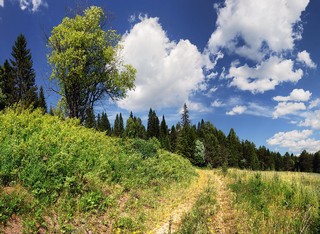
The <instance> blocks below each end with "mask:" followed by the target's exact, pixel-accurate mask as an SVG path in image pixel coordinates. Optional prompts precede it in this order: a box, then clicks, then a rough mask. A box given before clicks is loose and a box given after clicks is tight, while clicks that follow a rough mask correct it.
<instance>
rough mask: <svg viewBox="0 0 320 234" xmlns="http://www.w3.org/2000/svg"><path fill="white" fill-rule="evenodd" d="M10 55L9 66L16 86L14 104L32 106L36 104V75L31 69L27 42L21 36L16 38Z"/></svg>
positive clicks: (30, 57) (31, 63) (31, 64)
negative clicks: (11, 68)
mask: <svg viewBox="0 0 320 234" xmlns="http://www.w3.org/2000/svg"><path fill="white" fill-rule="evenodd" d="M11 55H12V57H13V59H12V60H11V64H12V67H13V74H14V79H15V86H16V93H15V98H16V102H22V103H23V104H24V105H26V106H30V105H32V104H33V105H34V104H35V103H36V102H37V92H36V91H37V87H36V85H35V76H36V75H35V72H34V70H33V68H32V66H33V62H32V56H31V52H30V49H27V40H26V38H25V37H24V36H23V35H22V34H20V35H19V36H18V38H17V40H16V42H15V44H14V46H13V47H12V53H11Z"/></svg>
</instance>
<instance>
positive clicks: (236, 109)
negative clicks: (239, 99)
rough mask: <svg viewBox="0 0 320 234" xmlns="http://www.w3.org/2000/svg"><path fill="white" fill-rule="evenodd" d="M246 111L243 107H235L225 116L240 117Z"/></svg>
mask: <svg viewBox="0 0 320 234" xmlns="http://www.w3.org/2000/svg"><path fill="white" fill-rule="evenodd" d="M246 110H247V107H245V106H235V107H233V108H232V110H231V111H229V112H227V113H226V114H227V115H241V114H243V113H244V112H245V111H246Z"/></svg>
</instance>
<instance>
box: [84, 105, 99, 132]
mask: <svg viewBox="0 0 320 234" xmlns="http://www.w3.org/2000/svg"><path fill="white" fill-rule="evenodd" d="M85 126H86V127H87V128H95V126H96V121H95V116H94V111H93V109H92V108H88V109H87V111H86V121H85Z"/></svg>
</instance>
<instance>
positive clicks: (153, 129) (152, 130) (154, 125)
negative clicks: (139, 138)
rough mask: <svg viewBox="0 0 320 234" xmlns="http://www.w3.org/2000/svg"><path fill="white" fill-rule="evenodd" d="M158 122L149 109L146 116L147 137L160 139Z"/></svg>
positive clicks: (155, 115)
mask: <svg viewBox="0 0 320 234" xmlns="http://www.w3.org/2000/svg"><path fill="white" fill-rule="evenodd" d="M159 124H160V121H159V118H158V116H157V114H156V112H155V111H154V110H152V109H151V108H150V111H149V115H148V125H147V137H148V138H152V137H156V138H158V139H159V137H160V126H159Z"/></svg>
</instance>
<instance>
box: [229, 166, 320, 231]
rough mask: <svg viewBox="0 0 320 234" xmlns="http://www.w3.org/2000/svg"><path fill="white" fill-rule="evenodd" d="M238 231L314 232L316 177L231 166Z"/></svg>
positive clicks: (319, 183)
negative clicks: (248, 169)
mask: <svg viewBox="0 0 320 234" xmlns="http://www.w3.org/2000/svg"><path fill="white" fill-rule="evenodd" d="M227 180H228V183H229V186H230V188H231V190H232V191H233V193H234V210H235V212H236V214H237V215H236V220H235V222H236V223H237V231H238V232H239V233H318V232H319V231H320V225H319V223H320V219H319V215H320V213H319V201H320V176H319V175H317V174H312V173H294V172H253V171H241V170H236V169H231V170H229V171H228V176H227Z"/></svg>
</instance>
